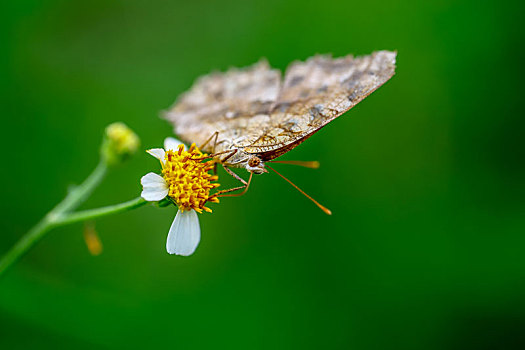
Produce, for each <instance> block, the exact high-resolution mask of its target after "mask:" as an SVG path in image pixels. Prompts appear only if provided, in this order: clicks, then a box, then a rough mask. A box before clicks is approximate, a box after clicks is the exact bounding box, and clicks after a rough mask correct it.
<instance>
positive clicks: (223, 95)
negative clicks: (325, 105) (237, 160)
mask: <svg viewBox="0 0 525 350" xmlns="http://www.w3.org/2000/svg"><path fill="white" fill-rule="evenodd" d="M280 86H281V72H280V71H279V70H276V69H271V68H270V66H269V65H268V63H267V62H266V61H265V60H261V61H260V62H258V63H256V64H254V65H252V66H250V67H246V68H242V69H239V68H231V69H230V70H228V71H227V72H225V73H212V74H209V75H206V76H203V77H201V78H199V79H198V80H197V81H196V82H195V84H194V85H193V86H192V88H191V89H190V90H189V91H187V92H186V93H184V94H182V95H181V96H180V97H179V98H178V99H177V101H176V102H175V104H174V106H173V107H172V108H171V109H170V110H169V111H168V112H167V113H166V115H165V118H166V119H168V120H169V121H171V122H172V123H173V124H174V126H175V134H177V135H178V136H179V137H180V138H181V139H182V141H185V142H186V143H192V142H195V143H196V144H197V145H202V144H203V143H204V142H206V140H207V139H208V138H209V137H210V136H211V135H213V134H214V133H215V132H217V131H218V132H219V136H218V144H217V148H216V149H215V151H216V152H220V151H222V150H225V149H228V148H230V146H232V141H233V140H242V139H244V138H246V137H250V138H251V139H252V140H255V139H257V137H258V136H260V126H261V124H265V123H267V118H268V115H269V112H270V109H271V107H272V106H273V105H274V104H275V101H276V99H277V96H278V94H279V91H280ZM261 116H262V117H263V119H264V121H263V120H261ZM211 146H212V145H208V147H206V149H205V151H207V152H210V151H211Z"/></svg>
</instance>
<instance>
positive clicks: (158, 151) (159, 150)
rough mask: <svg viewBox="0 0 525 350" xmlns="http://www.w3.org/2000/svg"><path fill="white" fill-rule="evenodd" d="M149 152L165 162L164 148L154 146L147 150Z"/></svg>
mask: <svg viewBox="0 0 525 350" xmlns="http://www.w3.org/2000/svg"><path fill="white" fill-rule="evenodd" d="M146 152H148V153H149V154H151V155H152V156H153V157H155V158H157V159H158V160H160V161H161V162H163V163H164V159H165V158H166V152H164V150H163V149H162V148H152V149H149V150H147V151H146Z"/></svg>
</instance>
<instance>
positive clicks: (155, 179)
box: [140, 173, 169, 202]
mask: <svg viewBox="0 0 525 350" xmlns="http://www.w3.org/2000/svg"><path fill="white" fill-rule="evenodd" d="M140 183H141V184H142V193H141V194H140V196H141V197H142V198H144V199H145V200H147V201H150V202H155V201H160V200H161V199H164V197H166V196H167V195H168V192H169V189H168V184H166V180H164V178H163V177H162V176H159V175H157V174H155V173H148V174H146V175H144V176H143V177H142V178H141V179H140Z"/></svg>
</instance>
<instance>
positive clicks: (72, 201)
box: [0, 162, 146, 277]
mask: <svg viewBox="0 0 525 350" xmlns="http://www.w3.org/2000/svg"><path fill="white" fill-rule="evenodd" d="M106 172H107V165H106V164H105V163H104V162H100V163H99V164H98V165H97V167H96V168H95V170H93V172H92V173H91V175H89V176H88V178H87V179H86V180H85V181H84V182H83V183H82V184H81V185H80V186H78V187H75V188H74V189H73V190H72V191H71V192H69V193H68V194H67V196H66V198H64V200H62V202H60V203H59V204H58V205H57V206H56V207H55V208H53V209H52V210H51V211H50V212H49V213H48V214H47V215H46V216H45V217H44V218H43V219H42V220H40V221H39V222H38V223H37V224H36V225H35V226H34V227H33V228H32V229H31V230H29V231H28V232H27V233H26V234H25V235H24V236H22V238H20V240H19V241H18V242H17V243H16V244H15V245H14V246H13V247H12V248H11V249H10V250H9V251H8V252H7V253H6V254H5V255H4V256H3V257H2V259H1V260H0V277H1V276H2V275H3V274H4V273H5V272H6V271H7V270H8V269H9V268H10V267H11V266H12V265H13V264H14V263H16V262H17V261H18V260H19V259H20V258H21V257H22V256H23V255H24V254H25V253H26V252H27V251H28V250H29V249H30V248H31V247H33V246H34V245H35V244H36V243H37V242H38V241H39V240H40V239H41V238H42V237H44V236H45V234H46V233H47V232H49V230H51V229H52V228H54V227H57V226H63V225H66V224H72V223H75V222H79V221H84V220H90V219H95V218H98V217H101V216H106V215H110V214H116V213H120V212H123V211H126V210H130V209H134V208H137V207H140V206H141V205H143V204H145V203H146V201H144V200H143V199H142V198H140V197H139V198H136V199H133V200H130V201H128V202H124V203H121V204H116V205H112V206H108V207H103V208H98V209H91V210H85V211H81V212H77V213H71V211H72V210H74V209H75V208H77V207H78V206H79V205H80V204H82V203H83V202H84V201H85V200H86V199H87V198H88V197H89V195H90V194H91V193H92V192H93V190H94V189H95V188H96V187H97V186H98V184H100V182H101V181H102V179H103V178H104V175H105V174H106Z"/></svg>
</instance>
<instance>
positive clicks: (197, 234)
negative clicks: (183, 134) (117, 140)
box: [140, 137, 201, 256]
mask: <svg viewBox="0 0 525 350" xmlns="http://www.w3.org/2000/svg"><path fill="white" fill-rule="evenodd" d="M181 144H183V143H182V142H180V141H179V140H177V139H174V138H172V137H168V138H167V139H166V140H165V141H164V149H162V148H154V149H150V150H148V153H149V154H151V155H152V156H154V157H155V158H157V159H159V160H160V162H161V163H162V164H165V155H166V152H167V151H168V150H172V151H173V150H177V149H178V147H179V145H181ZM184 147H185V148H184V149H186V146H184ZM140 183H141V184H142V193H141V197H142V198H144V199H145V200H147V201H152V202H155V201H160V200H162V199H164V198H166V196H168V194H169V183H168V182H167V181H166V179H165V178H164V177H162V176H160V175H157V174H155V173H148V174H146V175H144V176H143V177H142V179H140ZM200 239H201V229H200V226H199V218H198V216H197V213H196V212H195V210H192V209H188V210H179V211H178V212H177V215H176V216H175V220H173V223H172V224H171V227H170V230H169V232H168V239H167V241H166V250H167V251H168V253H170V254H177V255H182V256H188V255H191V254H193V252H195V249H196V248H197V246H198V245H199V242H200Z"/></svg>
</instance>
